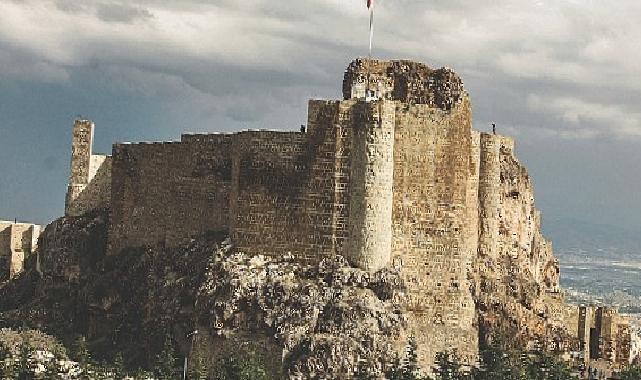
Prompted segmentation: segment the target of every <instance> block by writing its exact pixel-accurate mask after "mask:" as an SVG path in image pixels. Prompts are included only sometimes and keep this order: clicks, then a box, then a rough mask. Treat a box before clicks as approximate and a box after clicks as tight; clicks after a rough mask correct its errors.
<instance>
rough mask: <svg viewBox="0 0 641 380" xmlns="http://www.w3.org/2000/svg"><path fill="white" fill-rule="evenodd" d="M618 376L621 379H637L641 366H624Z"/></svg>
mask: <svg viewBox="0 0 641 380" xmlns="http://www.w3.org/2000/svg"><path fill="white" fill-rule="evenodd" d="M620 376H621V380H639V379H641V367H639V366H631V367H629V368H626V369H625V370H624V371H623V372H621V374H620Z"/></svg>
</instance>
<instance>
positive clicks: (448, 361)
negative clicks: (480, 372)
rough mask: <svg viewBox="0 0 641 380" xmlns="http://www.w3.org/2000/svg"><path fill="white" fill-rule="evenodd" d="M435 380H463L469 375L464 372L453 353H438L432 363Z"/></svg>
mask: <svg viewBox="0 0 641 380" xmlns="http://www.w3.org/2000/svg"><path fill="white" fill-rule="evenodd" d="M434 375H435V376H436V380H464V379H469V378H470V376H469V374H468V373H467V372H466V371H464V369H463V366H462V365H461V363H460V361H459V359H458V357H457V356H456V354H454V353H450V352H439V353H438V354H436V359H435V363H434Z"/></svg>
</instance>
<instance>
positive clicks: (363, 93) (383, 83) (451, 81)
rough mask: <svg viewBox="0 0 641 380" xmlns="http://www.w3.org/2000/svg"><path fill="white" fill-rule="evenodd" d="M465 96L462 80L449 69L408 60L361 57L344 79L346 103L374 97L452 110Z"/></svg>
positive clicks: (348, 68) (352, 65)
mask: <svg viewBox="0 0 641 380" xmlns="http://www.w3.org/2000/svg"><path fill="white" fill-rule="evenodd" d="M465 96H466V92H465V88H464V86H463V81H461V78H459V76H458V75H456V73H454V71H452V70H451V69H450V68H447V67H443V68H440V69H431V68H430V67H428V66H427V65H425V64H423V63H420V62H414V61H408V60H400V61H380V60H374V59H363V58H359V59H356V60H354V61H352V63H350V64H349V66H348V67H347V70H346V71H345V76H344V79H343V97H344V98H345V100H347V99H353V98H372V97H375V98H379V99H387V100H397V101H401V102H403V103H412V104H428V105H430V106H432V107H435V108H440V109H442V110H445V111H449V110H450V109H452V107H454V106H455V105H456V104H458V103H459V102H460V100H461V99H462V98H464V97H465Z"/></svg>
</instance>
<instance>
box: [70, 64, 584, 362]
mask: <svg viewBox="0 0 641 380" xmlns="http://www.w3.org/2000/svg"><path fill="white" fill-rule="evenodd" d="M343 95H344V96H343V97H344V99H343V100H340V101H327V100H312V101H310V102H309V109H308V123H307V130H306V131H302V132H277V131H266V130H258V131H243V132H238V133H218V134H217V133H213V134H185V135H183V136H182V137H181V140H180V141H176V142H164V143H136V144H131V143H124V144H115V145H114V147H113V154H112V157H111V158H105V159H104V161H102V163H101V164H100V160H99V159H94V158H93V157H94V155H92V154H91V140H92V136H93V128H94V126H93V123H91V122H89V121H86V120H80V121H77V122H76V124H75V126H74V140H73V145H72V146H73V148H72V164H71V168H72V169H71V176H70V185H69V192H68V195H67V212H68V214H69V215H74V214H76V213H82V212H86V211H89V210H90V209H93V208H101V207H105V206H108V207H109V208H110V210H111V220H110V231H109V253H110V254H118V252H119V251H120V250H122V249H124V248H127V247H137V246H147V245H162V246H170V247H171V246H175V245H177V244H180V243H182V242H185V241H188V240H189V239H191V238H193V237H195V236H199V235H203V234H229V236H230V237H231V240H232V243H233V244H234V247H235V249H236V250H237V251H240V252H244V253H247V254H248V255H255V254H262V255H272V256H283V255H285V254H288V253H291V254H293V255H294V257H296V258H297V259H298V260H300V261H301V262H305V263H314V262H318V261H320V260H321V259H322V258H323V257H326V256H328V255H343V256H345V257H346V258H347V259H348V260H349V261H350V263H351V264H352V265H354V266H357V267H359V268H362V269H365V270H368V271H372V272H373V271H376V270H378V269H381V268H383V267H386V266H393V267H396V268H398V269H399V270H400V272H401V275H402V277H403V278H404V280H405V282H406V284H407V287H408V292H407V295H406V306H407V309H408V310H409V312H410V314H411V318H410V320H409V321H408V322H409V324H410V327H411V329H412V330H413V331H414V335H416V337H417V338H418V342H417V343H418V347H419V356H420V358H421V361H422V362H423V363H424V364H428V363H430V362H431V360H432V359H433V357H434V355H435V354H436V353H437V352H439V351H446V350H452V349H455V350H457V351H458V352H459V354H461V355H462V356H463V357H464V358H465V359H467V360H469V361H472V360H474V357H475V355H476V353H477V351H478V336H479V328H480V326H479V322H478V321H479V315H481V316H483V313H486V312H487V310H481V309H479V307H478V305H479V304H483V305H502V307H503V308H504V310H506V313H507V314H508V315H510V318H512V322H513V323H514V326H515V327H516V328H517V329H519V330H521V331H522V332H523V334H524V335H526V336H528V334H529V335H532V334H540V335H541V336H545V335H546V333H548V332H549V330H551V329H565V331H567V332H568V333H569V334H571V335H573V336H574V338H575V339H577V340H578V339H579V338H580V336H579V335H580V334H579V333H578V328H577V326H578V324H579V319H580V318H579V312H578V310H575V309H571V308H569V307H567V306H565V304H564V303H563V299H562V297H561V295H560V294H559V286H558V280H559V271H558V263H557V261H556V259H555V258H554V256H553V254H552V249H551V244H550V243H549V242H548V241H547V240H545V238H544V237H543V236H542V235H541V233H540V214H539V212H538V211H537V210H536V208H535V206H534V197H533V190H532V185H531V182H530V179H529V177H528V175H527V172H526V170H525V168H524V167H523V166H522V165H521V164H520V163H519V162H518V160H517V159H516V158H515V156H514V142H513V141H512V140H511V139H510V138H508V137H505V136H500V135H494V134H487V133H479V132H476V131H473V130H472V128H471V105H470V100H469V97H468V95H467V93H466V92H465V90H464V88H463V84H462V82H461V80H460V79H459V78H458V77H457V76H456V75H455V74H454V73H453V72H452V71H451V70H449V69H447V68H443V69H439V70H432V69H430V68H428V67H427V66H425V65H423V64H420V63H416V62H410V61H375V60H356V61H354V62H352V64H350V66H349V67H348V69H347V71H346V73H345V77H344V82H343ZM109 165H111V167H110V166H109ZM101 171H103V173H101ZM485 320H491V317H489V316H488V317H487V318H485ZM428 365H429V364H428Z"/></svg>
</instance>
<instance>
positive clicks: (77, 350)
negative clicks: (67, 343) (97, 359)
mask: <svg viewBox="0 0 641 380" xmlns="http://www.w3.org/2000/svg"><path fill="white" fill-rule="evenodd" d="M73 354H74V355H73V359H74V360H75V361H77V362H78V364H80V366H81V367H86V366H88V365H89V364H90V362H91V353H90V351H89V347H88V346H87V339H85V337H84V336H82V335H81V336H79V337H78V338H77V339H76V342H75V344H74V351H73Z"/></svg>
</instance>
